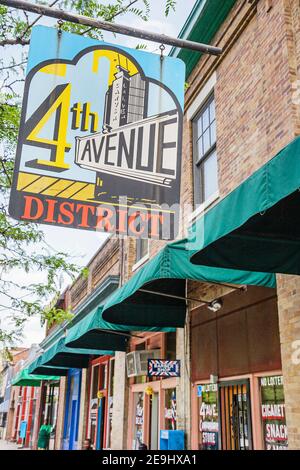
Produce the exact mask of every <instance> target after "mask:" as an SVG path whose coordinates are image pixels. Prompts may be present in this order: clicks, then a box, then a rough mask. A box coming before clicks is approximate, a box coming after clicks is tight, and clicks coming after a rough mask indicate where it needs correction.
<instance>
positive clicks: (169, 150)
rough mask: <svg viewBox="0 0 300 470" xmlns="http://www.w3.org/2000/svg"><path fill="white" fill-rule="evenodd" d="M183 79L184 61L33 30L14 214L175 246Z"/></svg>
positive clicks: (42, 28)
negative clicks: (173, 243) (155, 240)
mask: <svg viewBox="0 0 300 470" xmlns="http://www.w3.org/2000/svg"><path fill="white" fill-rule="evenodd" d="M44 45H47V47H44ZM184 80H185V66H184V63H183V62H182V61H181V60H180V59H177V58H173V57H168V56H165V57H164V58H163V60H161V57H160V55H159V54H153V53H148V52H145V51H141V50H137V49H128V48H125V47H123V46H115V45H110V44H106V43H104V42H100V41H96V40H94V39H90V38H86V37H83V36H79V35H74V34H69V33H65V32H61V33H59V32H58V31H57V29H55V28H48V27H45V26H36V27H34V28H33V31H32V36H31V40H30V51H29V59H28V68H27V76H26V81H25V90H24V99H23V106H22V117H21V123H20V132H19V139H18V147H17V156H16V164H15V171H14V179H13V185H12V190H11V197H10V206H9V213H10V215H11V216H12V217H14V218H15V219H18V220H22V221H32V222H36V223H41V224H49V225H55V226H61V227H73V228H77V229H82V230H94V231H97V230H99V231H105V232H112V233H116V234H120V235H130V236H133V237H142V238H156V239H160V238H164V239H170V240H171V239H174V238H175V236H176V234H177V231H178V223H179V197H180V173H181V140H182V119H183V118H182V116H183V97H184Z"/></svg>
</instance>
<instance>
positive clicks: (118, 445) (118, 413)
mask: <svg viewBox="0 0 300 470" xmlns="http://www.w3.org/2000/svg"><path fill="white" fill-rule="evenodd" d="M127 423H128V380H127V374H126V353H124V352H116V354H115V376H114V396H113V412H112V431H111V448H112V450H123V449H126V443H127V427H128V426H127Z"/></svg>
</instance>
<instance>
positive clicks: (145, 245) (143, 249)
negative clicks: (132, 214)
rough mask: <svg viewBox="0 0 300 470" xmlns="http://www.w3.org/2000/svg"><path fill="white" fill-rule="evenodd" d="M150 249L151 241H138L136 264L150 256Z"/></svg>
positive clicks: (145, 239)
mask: <svg viewBox="0 0 300 470" xmlns="http://www.w3.org/2000/svg"><path fill="white" fill-rule="evenodd" d="M148 249H149V240H148V239H147V238H137V239H136V258H135V262H136V263H137V262H138V261H140V260H141V259H142V258H144V256H146V255H147V254H148Z"/></svg>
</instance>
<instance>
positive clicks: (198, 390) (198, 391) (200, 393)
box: [197, 385, 202, 397]
mask: <svg viewBox="0 0 300 470" xmlns="http://www.w3.org/2000/svg"><path fill="white" fill-rule="evenodd" d="M197 397H202V385H198V386H197Z"/></svg>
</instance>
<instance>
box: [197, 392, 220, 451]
mask: <svg viewBox="0 0 300 470" xmlns="http://www.w3.org/2000/svg"><path fill="white" fill-rule="evenodd" d="M197 396H198V399H199V449H201V450H217V449H218V433H219V416H218V385H217V384H206V385H199V386H198V387H197Z"/></svg>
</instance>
